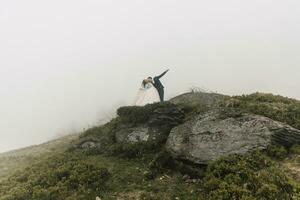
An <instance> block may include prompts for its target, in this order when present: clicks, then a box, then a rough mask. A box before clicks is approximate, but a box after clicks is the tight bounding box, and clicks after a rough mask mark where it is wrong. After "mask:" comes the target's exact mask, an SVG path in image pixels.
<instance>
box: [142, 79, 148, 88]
mask: <svg viewBox="0 0 300 200" xmlns="http://www.w3.org/2000/svg"><path fill="white" fill-rule="evenodd" d="M147 83H148V82H147V80H146V79H144V80H143V82H142V86H143V87H145V86H146V84H147Z"/></svg>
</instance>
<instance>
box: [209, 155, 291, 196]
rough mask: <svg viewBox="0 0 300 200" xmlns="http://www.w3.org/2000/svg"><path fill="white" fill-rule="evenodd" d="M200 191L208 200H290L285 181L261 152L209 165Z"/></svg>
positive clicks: (287, 185)
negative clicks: (202, 189)
mask: <svg viewBox="0 0 300 200" xmlns="http://www.w3.org/2000/svg"><path fill="white" fill-rule="evenodd" d="M203 188H204V191H205V192H206V193H207V199H209V200H215V199H220V200H231V199H265V200H274V199H282V200H290V199H292V196H293V187H292V185H291V184H290V183H289V181H288V179H287V177H286V176H285V175H284V173H283V172H281V171H280V170H279V169H278V168H276V166H275V164H274V163H273V162H272V161H271V160H270V158H269V157H268V156H266V155H265V154H264V153H262V152H260V151H255V152H253V153H251V154H248V155H244V156H240V155H235V156H229V157H225V158H221V159H219V160H217V161H215V162H213V163H211V164H209V166H208V168H207V172H206V177H205V178H204V186H203Z"/></svg>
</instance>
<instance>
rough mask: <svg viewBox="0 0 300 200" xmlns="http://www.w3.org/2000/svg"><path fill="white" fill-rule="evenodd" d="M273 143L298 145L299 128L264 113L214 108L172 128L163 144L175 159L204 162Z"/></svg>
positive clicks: (299, 137) (263, 147) (265, 146)
mask: <svg viewBox="0 0 300 200" xmlns="http://www.w3.org/2000/svg"><path fill="white" fill-rule="evenodd" d="M272 143H274V144H280V145H284V146H291V145H293V144H300V131H299V130H297V129H295V128H293V127H291V126H288V125H286V124H283V123H280V122H277V121H273V120H271V119H269V118H267V117H263V116H258V115H253V114H241V113H234V114H232V113H231V114H228V113H225V114H224V112H223V111H221V110H213V111H210V112H208V113H206V114H202V115H198V116H196V117H195V118H194V119H192V120H190V121H188V122H186V123H184V124H182V125H179V126H177V127H175V128H174V129H173V130H172V131H171V133H170V135H169V137H168V140H167V144H166V147H167V149H168V151H169V152H170V153H171V154H172V155H173V156H174V157H175V158H177V159H180V160H186V161H191V162H193V163H196V164H207V163H208V162H210V161H212V160H215V159H218V158H220V157H222V156H227V155H230V154H245V153H247V152H249V151H251V150H254V149H266V148H267V147H268V146H269V145H270V144H272Z"/></svg>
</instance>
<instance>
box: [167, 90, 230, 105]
mask: <svg viewBox="0 0 300 200" xmlns="http://www.w3.org/2000/svg"><path fill="white" fill-rule="evenodd" d="M224 97H225V96H224V95H221V94H217V93H208V92H189V93H185V94H182V95H179V96H177V97H174V98H172V99H170V102H171V103H174V104H176V105H177V104H185V105H189V106H198V105H201V106H208V107H210V106H211V105H213V104H215V103H216V102H217V101H219V100H221V99H223V98H224Z"/></svg>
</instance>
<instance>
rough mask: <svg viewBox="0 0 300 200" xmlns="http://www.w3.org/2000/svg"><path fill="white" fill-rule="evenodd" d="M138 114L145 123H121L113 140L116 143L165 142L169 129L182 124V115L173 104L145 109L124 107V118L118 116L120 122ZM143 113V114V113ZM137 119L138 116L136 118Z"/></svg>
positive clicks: (151, 106)
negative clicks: (142, 117)
mask: <svg viewBox="0 0 300 200" xmlns="http://www.w3.org/2000/svg"><path fill="white" fill-rule="evenodd" d="M132 112H136V113H137V114H140V115H142V116H146V117H144V119H145V121H139V122H138V123H131V122H132V121H134V120H127V121H129V123H122V125H121V126H119V127H118V128H117V131H116V132H115V139H116V142H118V143H137V142H158V143H160V142H165V141H166V140H167V138H168V136H169V133H170V131H171V129H172V128H173V127H175V126H177V125H179V124H181V123H182V121H183V119H184V113H183V112H182V111H181V110H180V109H179V108H178V107H177V106H176V105H174V104H170V103H166V104H153V105H147V106H146V107H126V110H125V111H122V113H126V116H122V115H121V116H120V118H121V120H122V118H124V120H125V121H126V117H128V116H134V113H132ZM143 112H145V113H143ZM137 117H138V116H137Z"/></svg>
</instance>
